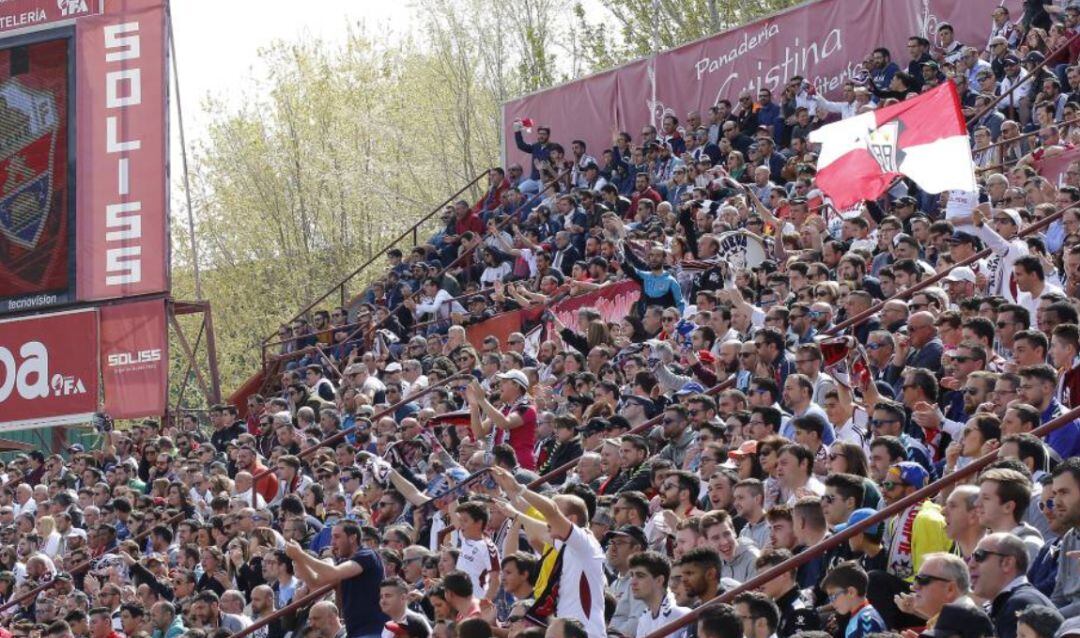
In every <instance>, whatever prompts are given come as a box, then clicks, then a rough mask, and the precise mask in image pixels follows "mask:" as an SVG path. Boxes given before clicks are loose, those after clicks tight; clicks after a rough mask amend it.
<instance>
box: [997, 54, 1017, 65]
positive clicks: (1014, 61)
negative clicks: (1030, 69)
mask: <svg viewBox="0 0 1080 638" xmlns="http://www.w3.org/2000/svg"><path fill="white" fill-rule="evenodd" d="M1001 61H1002V62H1004V63H1005V66H1009V65H1011V64H1020V58H1018V57H1016V56H1015V55H1012V54H1009V55H1007V56H1005V57H1004V58H1002V60H1001Z"/></svg>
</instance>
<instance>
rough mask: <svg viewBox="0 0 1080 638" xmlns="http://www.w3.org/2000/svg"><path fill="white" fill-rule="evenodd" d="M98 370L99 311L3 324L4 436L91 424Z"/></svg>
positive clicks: (0, 408)
mask: <svg viewBox="0 0 1080 638" xmlns="http://www.w3.org/2000/svg"><path fill="white" fill-rule="evenodd" d="M97 366H98V324H97V312H96V311H95V310H76V311H72V312H59V313H55V314H49V315H37V316H34V317H26V318H23V319H8V320H4V321H0V415H2V419H3V422H2V423H0V431H6V430H18V429H28V428H39V427H50V426H55V425H67V424H72V423H83V422H86V421H89V420H90V417H91V416H92V415H93V413H94V411H95V410H96V409H97V402H98V368H97Z"/></svg>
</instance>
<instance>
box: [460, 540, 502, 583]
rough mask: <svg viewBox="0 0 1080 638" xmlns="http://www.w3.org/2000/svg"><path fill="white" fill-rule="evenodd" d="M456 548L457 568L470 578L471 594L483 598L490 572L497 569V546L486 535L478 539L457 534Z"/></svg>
mask: <svg viewBox="0 0 1080 638" xmlns="http://www.w3.org/2000/svg"><path fill="white" fill-rule="evenodd" d="M458 549H459V550H461V553H460V554H458V559H457V568H458V569H460V570H461V571H463V572H465V573H466V574H468V575H469V579H470V580H472V586H473V595H474V596H476V597H477V598H483V597H484V592H486V591H487V588H488V581H489V580H490V577H491V573H492V572H498V571H499V548H497V547H495V543H493V542H492V541H491V539H490V538H488V537H487V536H485V537H483V538H481V539H480V540H478V541H471V540H469V539H467V538H465V537H464V536H459V537H458Z"/></svg>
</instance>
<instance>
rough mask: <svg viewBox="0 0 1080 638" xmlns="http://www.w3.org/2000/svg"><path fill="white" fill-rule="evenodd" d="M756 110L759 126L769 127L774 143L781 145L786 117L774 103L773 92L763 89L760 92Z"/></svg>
mask: <svg viewBox="0 0 1080 638" xmlns="http://www.w3.org/2000/svg"><path fill="white" fill-rule="evenodd" d="M756 110H757V121H758V126H765V127H768V129H769V134H770V135H772V138H773V141H774V142H776V143H777V144H779V143H780V138H781V136H782V135H783V133H784V115H783V113H781V111H780V105H779V104H776V103H775V102H773V101H772V91H771V90H770V89H767V88H764V87H762V88H761V89H760V90H759V91H758V106H757V109H756Z"/></svg>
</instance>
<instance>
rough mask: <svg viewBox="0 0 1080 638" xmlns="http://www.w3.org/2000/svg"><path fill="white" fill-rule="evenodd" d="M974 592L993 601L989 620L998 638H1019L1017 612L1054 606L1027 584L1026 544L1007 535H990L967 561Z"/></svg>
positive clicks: (1015, 537)
mask: <svg viewBox="0 0 1080 638" xmlns="http://www.w3.org/2000/svg"><path fill="white" fill-rule="evenodd" d="M968 567H969V568H970V569H971V586H972V591H973V592H974V593H975V594H976V595H977V596H978V597H979V598H982V599H983V600H989V601H990V618H991V619H992V620H993V621H994V627H995V628H996V629H997V636H998V638H1016V612H1018V611H1020V610H1022V609H1025V608H1027V607H1030V606H1032V605H1043V606H1046V607H1051V608H1053V606H1054V605H1053V603H1051V602H1050V599H1049V598H1047V597H1046V595H1044V594H1043V593H1042V592H1040V591H1039V590H1038V589H1035V586H1034V585H1032V584H1031V583H1030V582H1028V579H1027V576H1026V575H1025V574H1026V573H1027V568H1028V552H1027V548H1026V547H1025V545H1024V541H1022V540H1020V538H1019V537H1017V536H1015V535H1013V534H1008V533H996V534H989V535H987V536H985V537H983V539H982V540H981V541H979V544H978V546H976V548H975V551H974V552H972V554H971V559H970V560H969V561H968Z"/></svg>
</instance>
